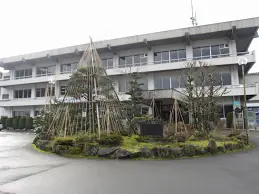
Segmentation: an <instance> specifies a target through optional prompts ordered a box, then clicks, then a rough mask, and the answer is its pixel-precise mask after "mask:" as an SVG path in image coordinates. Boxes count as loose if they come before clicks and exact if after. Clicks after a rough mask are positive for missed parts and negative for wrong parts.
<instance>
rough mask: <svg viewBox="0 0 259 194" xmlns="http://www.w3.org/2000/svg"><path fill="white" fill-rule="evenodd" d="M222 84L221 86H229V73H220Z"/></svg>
mask: <svg viewBox="0 0 259 194" xmlns="http://www.w3.org/2000/svg"><path fill="white" fill-rule="evenodd" d="M221 76H222V83H223V85H231V74H230V73H222V75H221Z"/></svg>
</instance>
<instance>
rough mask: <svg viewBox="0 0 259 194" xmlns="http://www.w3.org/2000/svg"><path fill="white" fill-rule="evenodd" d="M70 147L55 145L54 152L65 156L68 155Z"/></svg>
mask: <svg viewBox="0 0 259 194" xmlns="http://www.w3.org/2000/svg"><path fill="white" fill-rule="evenodd" d="M70 148H71V146H68V145H56V146H55V150H54V152H55V153H56V154H58V155H65V154H68V153H69V149H70Z"/></svg>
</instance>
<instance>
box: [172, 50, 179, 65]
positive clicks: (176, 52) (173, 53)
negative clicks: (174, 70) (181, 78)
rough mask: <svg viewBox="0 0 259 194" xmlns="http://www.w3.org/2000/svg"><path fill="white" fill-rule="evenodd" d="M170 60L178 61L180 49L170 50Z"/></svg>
mask: <svg viewBox="0 0 259 194" xmlns="http://www.w3.org/2000/svg"><path fill="white" fill-rule="evenodd" d="M170 61H171V62H177V61H178V51H170Z"/></svg>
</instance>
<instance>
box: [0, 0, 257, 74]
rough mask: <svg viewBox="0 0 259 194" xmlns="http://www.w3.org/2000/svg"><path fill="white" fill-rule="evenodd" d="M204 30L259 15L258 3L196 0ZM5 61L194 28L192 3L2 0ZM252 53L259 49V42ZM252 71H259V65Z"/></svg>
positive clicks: (0, 40)
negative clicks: (94, 42) (207, 26)
mask: <svg viewBox="0 0 259 194" xmlns="http://www.w3.org/2000/svg"><path fill="white" fill-rule="evenodd" d="M193 3H194V8H195V10H196V12H197V18H198V23H199V25H203V24H209V23H216V22H223V21H230V20H237V19H244V18H250V17H257V16H259V11H258V7H259V2H258V0H246V1H237V0H216V1H215V0H193ZM0 8H1V10H0V25H1V27H0V58H2V57H8V56H13V55H20V54H26V53H31V52H37V51H42V50H47V49H54V48H60V47H65V46H72V45H77V44H83V43H87V42H88V37H89V36H91V37H92V38H93V40H94V41H98V40H104V39H111V38H119V37H124V36H130V35H137V34H143V33H151V32H156V31H163V30H170V29H176V28H182V27H189V26H191V21H190V16H191V6H190V0H181V1H176V0H130V1H126V0H0ZM249 50H257V58H258V59H259V38H258V39H254V41H253V43H252V45H251V46H250V49H249ZM251 71H259V63H257V64H256V65H254V67H253V69H252V70H251Z"/></svg>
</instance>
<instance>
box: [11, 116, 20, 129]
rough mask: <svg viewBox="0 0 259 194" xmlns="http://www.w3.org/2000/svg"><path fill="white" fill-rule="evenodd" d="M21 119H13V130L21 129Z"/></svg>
mask: <svg viewBox="0 0 259 194" xmlns="http://www.w3.org/2000/svg"><path fill="white" fill-rule="evenodd" d="M18 124H19V118H18V117H14V118H13V123H12V127H13V129H18V127H19V125H18Z"/></svg>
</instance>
